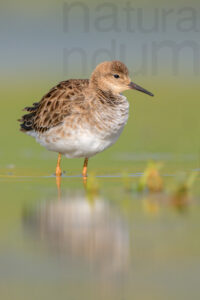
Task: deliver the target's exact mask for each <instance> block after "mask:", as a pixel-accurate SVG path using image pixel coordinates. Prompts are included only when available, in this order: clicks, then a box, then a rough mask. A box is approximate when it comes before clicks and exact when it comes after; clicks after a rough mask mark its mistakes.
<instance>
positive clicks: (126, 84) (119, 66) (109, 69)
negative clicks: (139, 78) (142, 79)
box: [90, 61, 153, 96]
mask: <svg viewBox="0 0 200 300" xmlns="http://www.w3.org/2000/svg"><path fill="white" fill-rule="evenodd" d="M90 85H91V86H92V87H93V88H95V89H100V90H102V91H105V92H106V91H110V92H112V93H113V94H119V93H122V92H124V91H126V90H130V89H134V90H138V91H140V92H143V93H146V94H148V95H150V96H153V94H152V93H150V92H149V91H147V90H145V89H144V88H142V87H141V86H139V85H137V84H136V83H134V82H132V81H131V79H130V76H129V71H128V68H127V67H126V66H125V64H123V63H122V62H121V61H105V62H103V63H101V64H99V65H98V66H97V67H96V69H95V70H94V72H93V73H92V75H91V78H90Z"/></svg>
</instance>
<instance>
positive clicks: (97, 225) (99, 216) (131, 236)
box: [0, 172, 200, 300]
mask: <svg viewBox="0 0 200 300" xmlns="http://www.w3.org/2000/svg"><path fill="white" fill-rule="evenodd" d="M16 173H17V172H16ZM141 173H142V172H141ZM141 173H139V172H138V173H132V174H126V175H123V174H122V175H120V174H119V175H116V174H113V175H110V176H109V175H107V174H106V176H103V175H102V176H99V177H97V176H94V175H92V176H90V177H89V178H88V183H87V184H88V185H87V187H85V185H84V184H83V181H82V178H80V177H79V175H77V176H74V177H73V176H72V177H67V176H64V177H63V178H62V182H61V190H60V192H59V191H58V190H57V186H56V180H55V178H54V177H53V176H51V175H49V176H31V175H30V176H25V177H23V176H19V175H18V176H17V175H15V176H13V175H7V176H3V175H2V176H1V177H0V186H1V194H2V197H1V202H0V208H1V209H0V214H1V218H0V231H1V235H0V265H1V268H0V277H1V280H0V282H1V284H0V285H1V286H0V290H1V299H5V300H7V299H9V300H10V299H16V300H18V299H20V300H22V299H56V298H58V299H109V300H112V299H120V300H121V299H126V300H127V299H133V298H135V299H189V298H192V299H198V295H199V293H198V292H199V284H198V282H199V268H200V256H199V253H200V242H199V234H200V219H199V208H200V206H199V196H200V188H199V177H198V178H197V180H196V183H195V185H194V188H193V191H194V192H193V193H192V195H191V196H190V201H189V202H188V203H187V204H186V205H184V206H183V207H181V209H180V207H177V206H176V205H173V203H172V202H171V200H170V187H171V185H172V184H173V182H174V174H173V173H169V174H163V179H164V182H165V185H166V186H167V187H168V188H166V191H165V192H164V193H162V194H158V195H150V194H148V193H146V192H144V193H142V194H138V193H137V192H136V190H135V186H136V184H137V182H138V180H139V178H140V176H141V175H142V174H141ZM164 175H170V176H164ZM171 175H172V176H171ZM167 189H168V191H167Z"/></svg>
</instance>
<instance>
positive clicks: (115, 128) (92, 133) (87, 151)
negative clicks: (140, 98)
mask: <svg viewBox="0 0 200 300" xmlns="http://www.w3.org/2000/svg"><path fill="white" fill-rule="evenodd" d="M121 97H123V98H122V99H123V102H122V104H119V105H118V106H117V107H115V108H112V107H111V108H109V109H108V110H106V112H105V111H104V112H103V113H102V111H101V110H99V111H98V112H97V113H96V114H95V120H96V122H100V123H99V124H100V125H102V126H101V127H102V130H100V129H98V127H95V126H92V127H91V126H90V124H84V126H77V127H76V128H74V129H73V128H69V129H68V133H69V134H68V135H66V137H60V136H58V135H57V134H56V129H55V128H52V129H50V130H49V131H48V132H46V133H42V134H38V133H35V132H29V135H32V136H34V137H35V138H36V141H37V142H38V143H40V144H41V145H42V146H44V147H46V148H47V149H48V150H51V151H55V152H59V153H61V154H63V155H65V156H66V157H68V158H76V157H77V158H78V157H84V158H85V157H87V158H89V157H91V156H93V155H95V154H97V153H99V152H102V151H103V150H105V149H106V148H108V147H110V146H111V145H112V144H114V143H115V142H116V141H117V139H118V138H119V136H120V134H121V132H122V130H123V128H124V126H125V124H126V123H127V120H128V111H129V103H128V101H127V99H126V97H124V96H121ZM111 110H112V111H111Z"/></svg>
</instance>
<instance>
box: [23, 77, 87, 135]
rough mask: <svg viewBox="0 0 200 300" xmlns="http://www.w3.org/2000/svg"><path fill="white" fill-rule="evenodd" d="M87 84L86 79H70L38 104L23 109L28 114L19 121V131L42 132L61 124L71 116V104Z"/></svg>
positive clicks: (55, 88)
mask: <svg viewBox="0 0 200 300" xmlns="http://www.w3.org/2000/svg"><path fill="white" fill-rule="evenodd" d="M88 84H89V80H88V79H70V80H67V81H62V82H60V83H59V84H58V85H57V86H55V87H54V88H52V89H51V90H50V91H49V92H48V94H46V95H45V96H44V97H43V98H42V99H41V101H40V102H38V103H33V106H31V107H25V108H24V110H26V111H28V112H29V113H28V114H25V115H24V116H22V118H21V119H20V120H19V121H20V122H21V124H20V127H21V131H24V132H26V131H31V130H35V131H37V132H44V131H47V130H48V129H50V128H52V127H55V126H57V125H59V124H61V123H62V122H63V120H64V119H65V118H66V117H67V116H69V115H70V114H71V110H72V102H73V101H74V100H75V99H80V96H81V93H82V91H83V89H84V88H86V87H87V86H88ZM83 101H84V99H83Z"/></svg>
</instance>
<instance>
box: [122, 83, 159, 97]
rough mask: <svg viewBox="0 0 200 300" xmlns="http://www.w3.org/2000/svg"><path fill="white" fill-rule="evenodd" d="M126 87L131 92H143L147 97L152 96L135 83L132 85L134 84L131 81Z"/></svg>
mask: <svg viewBox="0 0 200 300" xmlns="http://www.w3.org/2000/svg"><path fill="white" fill-rule="evenodd" d="M128 86H129V87H130V88H131V89H133V90H137V91H140V92H143V93H145V94H147V95H150V96H154V95H153V94H152V93H151V92H149V91H147V90H145V89H143V88H142V87H141V86H139V85H137V84H136V83H134V82H132V81H131V82H130V83H129V85H128Z"/></svg>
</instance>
